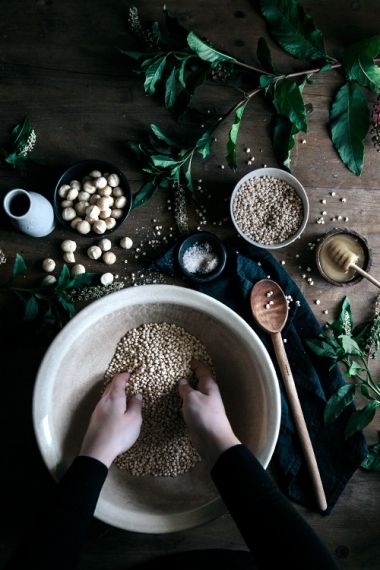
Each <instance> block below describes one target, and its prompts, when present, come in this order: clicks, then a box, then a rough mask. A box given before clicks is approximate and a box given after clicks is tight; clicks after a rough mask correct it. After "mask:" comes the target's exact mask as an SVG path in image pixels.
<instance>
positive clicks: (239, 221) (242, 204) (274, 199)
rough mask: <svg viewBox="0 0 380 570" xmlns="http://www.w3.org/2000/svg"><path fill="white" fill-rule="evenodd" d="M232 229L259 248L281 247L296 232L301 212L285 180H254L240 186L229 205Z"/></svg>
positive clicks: (302, 214)
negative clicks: (231, 212) (277, 245)
mask: <svg viewBox="0 0 380 570" xmlns="http://www.w3.org/2000/svg"><path fill="white" fill-rule="evenodd" d="M232 210H233V216H234V219H235V223H236V225H237V226H238V227H239V228H240V230H241V231H242V232H243V233H244V234H245V235H246V236H248V237H249V238H251V239H252V240H253V241H255V242H257V243H261V244H263V245H271V244H277V243H282V242H284V241H286V240H287V239H289V238H290V237H291V236H293V235H294V234H295V233H296V232H297V231H298V230H299V228H300V226H301V224H302V221H303V216H304V209H303V204H302V200H301V198H300V196H299V195H298V194H297V192H296V191H295V189H294V188H293V187H292V186H291V185H290V184H288V183H287V182H286V181H285V180H281V179H279V178H275V177H274V176H254V177H252V178H250V179H248V180H247V181H246V182H244V183H243V184H242V185H241V187H240V188H239V190H238V191H237V193H236V195H235V199H234V202H233V205H232Z"/></svg>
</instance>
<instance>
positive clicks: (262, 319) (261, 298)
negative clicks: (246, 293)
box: [251, 279, 288, 333]
mask: <svg viewBox="0 0 380 570" xmlns="http://www.w3.org/2000/svg"><path fill="white" fill-rule="evenodd" d="M251 309H252V315H253V318H254V319H255V321H256V323H257V324H258V325H260V326H261V327H262V328H263V329H264V330H266V331H268V332H269V333H277V332H280V331H282V329H283V328H284V326H285V323H286V321H287V318H288V303H287V302H286V297H285V294H284V292H283V290H282V289H281V287H280V286H279V285H278V284H277V283H276V282H275V281H272V280H271V279H262V280H261V281H258V282H257V283H256V285H255V286H254V287H253V288H252V291H251Z"/></svg>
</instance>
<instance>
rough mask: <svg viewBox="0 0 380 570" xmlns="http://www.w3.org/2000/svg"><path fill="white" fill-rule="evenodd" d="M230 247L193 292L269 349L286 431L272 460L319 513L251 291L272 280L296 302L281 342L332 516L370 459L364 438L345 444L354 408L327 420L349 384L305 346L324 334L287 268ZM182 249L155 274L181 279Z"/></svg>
mask: <svg viewBox="0 0 380 570" xmlns="http://www.w3.org/2000/svg"><path fill="white" fill-rule="evenodd" d="M225 245H226V247H227V252H228V261H227V265H226V268H225V270H224V272H223V273H222V275H221V276H220V277H219V278H217V279H216V280H215V281H212V282H210V283H204V284H198V283H195V284H193V283H192V286H193V287H194V288H195V289H197V290H198V291H200V292H202V293H205V294H207V295H210V296H211V297H214V298H215V299H218V300H219V301H221V302H222V303H224V304H226V305H228V306H229V307H230V308H231V309H233V310H234V311H235V312H237V313H238V314H239V315H240V316H241V317H243V319H245V320H246V321H247V323H248V324H249V325H250V326H251V327H252V328H253V329H254V330H255V332H256V333H257V334H258V336H259V337H260V338H261V340H262V341H263V343H264V345H265V346H266V348H267V350H268V352H269V354H270V356H271V358H272V361H273V363H274V364H275V367H276V370H277V375H278V378H279V380H280V382H279V383H280V388H281V406H282V414H281V427H280V434H279V438H278V441H277V445H276V449H275V453H274V457H273V459H274V462H273V463H274V468H275V470H276V478H277V479H278V484H279V486H280V488H281V489H282V491H283V492H284V493H285V494H286V495H287V496H288V497H289V498H290V499H292V500H294V501H296V502H297V503H300V504H302V505H304V506H306V507H308V508H310V509H313V510H317V507H316V503H315V499H314V494H313V490H312V486H311V483H310V477H309V473H308V471H307V467H306V464H305V461H304V459H303V455H302V451H301V448H300V444H299V441H298V436H297V434H296V432H295V427H294V424H293V420H292V416H291V411H290V409H289V407H288V403H287V398H286V395H285V389H284V387H283V384H282V379H281V374H280V371H279V369H278V366H277V363H276V357H275V354H274V351H273V348H272V342H271V339H270V337H269V335H267V334H266V333H265V332H263V331H261V329H260V328H259V327H258V326H257V325H256V324H255V323H254V321H253V318H252V316H251V311H250V302H249V297H250V293H251V289H252V287H253V285H254V284H255V283H256V282H257V281H259V280H260V279H265V278H267V277H269V276H270V278H271V279H273V280H274V281H276V282H277V283H279V284H280V286H281V287H282V289H283V291H284V292H285V294H286V295H291V296H292V298H293V301H292V302H291V303H290V308H289V318H288V321H287V324H286V326H285V328H284V330H283V331H282V336H283V338H286V339H287V342H286V344H285V349H286V353H287V356H288V359H289V363H290V367H291V370H292V372H293V376H294V380H295V383H296V386H297V391H298V395H299V398H300V402H301V405H302V409H303V413H304V416H305V420H306V423H307V427H308V430H309V434H310V438H311V441H312V443H313V448H314V451H315V455H316V459H317V462H318V466H319V470H320V473H321V478H322V482H323V486H324V490H325V493H326V499H327V503H328V510H327V511H326V513H329V512H330V511H331V509H332V507H333V506H334V505H335V503H336V501H337V500H338V498H339V496H340V494H341V493H342V491H343V489H344V487H345V485H346V484H347V482H348V481H349V479H350V478H351V476H352V475H353V473H354V472H355V470H356V469H357V468H358V467H359V466H360V463H361V462H362V460H363V459H364V457H365V456H366V455H367V446H366V443H365V439H364V437H363V435H362V433H359V432H358V433H356V434H355V435H354V436H352V437H350V438H349V439H348V440H347V441H346V440H345V438H344V428H345V425H346V422H347V418H348V416H349V415H350V413H351V412H352V411H353V409H354V407H353V404H351V405H350V406H348V407H347V410H346V411H345V412H344V413H343V414H342V415H341V416H340V417H339V418H338V419H337V420H336V421H335V422H333V423H332V424H329V425H325V423H324V420H323V412H324V408H325V404H326V401H327V400H328V399H329V397H330V396H331V395H332V394H333V393H334V392H335V391H336V390H337V389H338V388H339V387H340V386H342V385H343V384H344V380H343V378H342V376H341V373H340V371H339V370H338V367H336V366H335V367H334V368H333V369H332V370H329V367H330V365H331V360H329V359H326V358H321V357H319V356H317V355H315V354H314V353H313V352H312V351H311V350H310V349H309V348H308V346H307V345H306V343H305V339H309V338H315V337H316V336H317V335H318V334H319V333H320V332H321V326H320V325H319V323H318V321H317V319H316V318H315V316H314V314H313V312H312V310H311V308H310V307H309V305H308V302H307V301H306V299H305V298H304V296H303V295H302V293H301V291H300V290H299V288H298V287H297V285H296V284H295V283H294V281H293V280H292V279H291V278H290V276H289V275H288V273H287V272H286V271H285V270H284V269H283V267H282V266H281V265H280V264H279V263H278V262H277V261H276V260H275V258H274V257H273V256H272V255H271V254H270V253H269V252H268V251H266V250H265V249H261V248H258V247H255V246H253V245H249V244H246V243H242V241H241V240H239V241H237V240H236V239H232V240H228V241H226V242H225ZM177 247H178V246H173V247H172V248H171V249H170V250H168V251H167V252H166V253H165V254H164V255H163V256H162V257H161V258H159V259H158V260H156V261H155V262H154V264H153V268H154V269H156V270H159V271H161V272H164V273H167V274H169V275H171V276H176V277H181V276H182V274H181V272H180V269H179V267H178V265H177V261H176V248H177ZM296 301H299V303H296ZM298 305H299V306H298Z"/></svg>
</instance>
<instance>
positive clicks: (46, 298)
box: [0, 253, 96, 332]
mask: <svg viewBox="0 0 380 570" xmlns="http://www.w3.org/2000/svg"><path fill="white" fill-rule="evenodd" d="M26 273H27V267H26V263H25V260H24V258H23V256H22V255H20V254H19V253H17V254H16V257H15V261H14V264H13V268H12V277H11V279H10V281H9V282H8V283H6V284H4V285H2V286H1V287H0V293H6V294H8V293H11V294H14V295H16V296H17V297H18V298H19V300H20V301H21V302H22V303H23V307H24V320H25V321H34V320H36V321H38V322H39V324H40V326H41V331H45V330H47V331H48V332H53V331H56V330H57V329H61V328H62V327H63V326H64V325H65V324H66V323H67V322H68V321H69V320H70V319H71V318H72V317H73V316H74V315H75V314H76V312H77V311H76V308H75V305H74V303H73V302H72V298H71V296H70V292H71V291H72V290H73V289H78V288H80V287H83V286H86V285H90V284H91V283H93V281H94V279H95V277H96V274H95V273H83V274H81V275H77V276H75V277H71V276H70V271H69V268H68V267H67V265H63V266H62V269H61V271H60V274H59V276H58V278H57V280H56V282H55V283H54V284H49V283H47V282H46V278H45V279H42V281H41V282H40V283H39V284H38V285H37V286H35V287H32V286H30V287H23V286H20V285H19V278H20V277H21V276H25V275H26Z"/></svg>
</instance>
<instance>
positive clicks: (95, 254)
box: [87, 245, 102, 259]
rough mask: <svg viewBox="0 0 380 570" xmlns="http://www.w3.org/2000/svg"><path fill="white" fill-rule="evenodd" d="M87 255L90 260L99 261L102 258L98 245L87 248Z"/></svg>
mask: <svg viewBox="0 0 380 570" xmlns="http://www.w3.org/2000/svg"><path fill="white" fill-rule="evenodd" d="M87 255H88V257H89V258H90V259H99V258H100V257H101V256H102V250H101V249H100V247H99V246H98V245H92V246H91V247H89V248H88V250H87Z"/></svg>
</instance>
